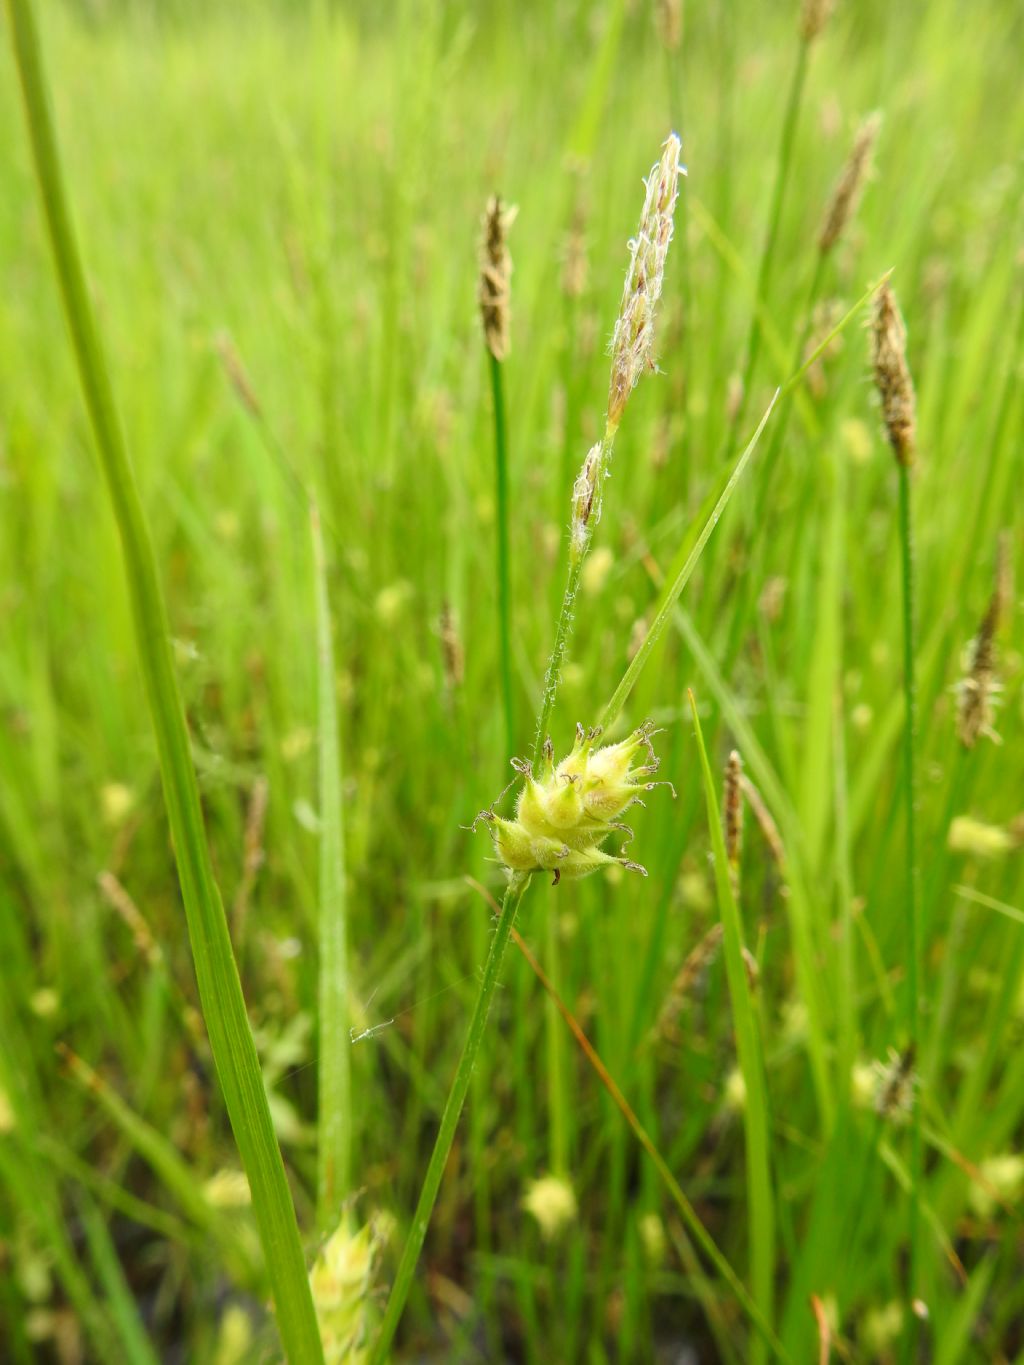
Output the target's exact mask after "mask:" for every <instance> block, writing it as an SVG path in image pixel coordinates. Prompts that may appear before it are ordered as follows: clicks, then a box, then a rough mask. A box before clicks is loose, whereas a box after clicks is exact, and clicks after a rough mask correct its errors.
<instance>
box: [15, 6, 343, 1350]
mask: <svg viewBox="0 0 1024 1365" xmlns="http://www.w3.org/2000/svg"><path fill="white" fill-rule="evenodd" d="M7 12H8V17H9V21H10V29H11V39H12V42H13V45H14V55H15V60H16V63H17V67H18V73H19V77H20V80H21V88H22V94H23V97H24V103H25V111H26V116H27V121H28V131H29V137H30V140H31V144H32V153H33V158H34V165H35V173H36V179H37V181H38V185H39V191H40V195H41V197H42V201H43V206H44V209H45V212H46V219H47V223H48V227H49V234H50V243H51V247H52V249H53V256H54V262H55V265H56V269H57V275H58V279H59V283H60V290H61V296H62V300H63V305H64V313H65V317H66V320H67V324H68V328H69V330H70V332H71V338H72V343H73V346H74V351H75V358H76V361H77V365H78V372H79V378H80V380H81V384H82V389H83V393H84V396H85V401H86V406H87V407H88V410H89V416H90V420H91V422H92V427H93V433H94V436H95V439H96V445H97V448H98V451H99V456H100V461H101V464H102V468H103V473H104V476H105V478H106V483H107V489H108V492H109V494H110V500H111V503H112V506H113V510H114V515H115V518H116V521H117V527H118V531H119V534H120V538H121V545H122V551H123V555H124V563H125V578H126V581H127V585H128V592H129V598H130V602H131V610H132V619H133V622H134V627H135V635H136V641H137V645H138V652H139V663H140V666H141V669H142V675H143V680H144V683H145V688H146V695H147V699H148V702H149V708H150V713H151V717H152V721H153V729H154V732H155V735H156V741H157V748H158V752H159V761H160V773H161V779H162V783H163V790H164V801H165V804H166V807H167V815H168V820H169V823H170V828H171V835H172V838H173V842H174V850H175V858H176V861H177V866H178V877H179V881H180V884H181V893H182V900H183V902H184V906H185V914H186V918H187V921H188V930H189V938H190V942H191V946H192V957H193V961H194V963H195V970H196V980H197V982H198V986H199V995H200V1000H201V1002H202V1007H203V1015H204V1018H205V1021H206V1026H207V1028H208V1030H209V1034H210V1046H211V1049H212V1052H213V1056H214V1060H215V1063H216V1066H217V1074H218V1077H219V1079H220V1084H221V1088H222V1091H223V1094H224V1100H225V1103H226V1105H227V1110H228V1115H229V1118H230V1120H231V1126H232V1129H233V1130H234V1134H235V1139H236V1141H237V1143H238V1147H239V1151H240V1153H241V1156H242V1161H243V1163H244V1165H245V1170H246V1174H247V1175H248V1177H249V1184H250V1187H251V1190H252V1201H253V1211H254V1213H255V1215H256V1222H257V1226H258V1228H259V1234H260V1239H261V1241H262V1244H263V1250H264V1254H265V1257H266V1265H267V1273H268V1275H269V1278H270V1283H271V1287H272V1290H273V1294H274V1301H275V1305H276V1309H277V1319H278V1325H279V1327H280V1331H281V1340H282V1344H283V1346H284V1349H285V1353H286V1355H287V1356H288V1358H289V1359H290V1360H292V1361H293V1362H302V1363H303V1365H305V1362H307V1361H309V1362H317V1361H320V1360H322V1359H323V1355H322V1351H321V1346H320V1336H319V1332H318V1329H317V1323H316V1316H315V1313H314V1310H313V1301H312V1298H311V1295H310V1290H309V1282H308V1280H307V1277H306V1265H305V1260H304V1257H303V1251H302V1244H301V1242H300V1239H299V1230H298V1224H297V1222H296V1218H295V1210H294V1207H293V1205H292V1200H291V1194H290V1192H289V1189H288V1182H287V1179H286V1177H285V1171H284V1163H283V1161H282V1159H281V1152H280V1149H279V1148H278V1145H277V1138H276V1136H275V1133H274V1128H273V1124H272V1122H271V1118H270V1110H269V1107H268V1104H267V1097H266V1093H265V1090H264V1086H263V1077H262V1073H261V1071H260V1064H259V1059H258V1057H257V1055H256V1047H255V1044H254V1042H253V1037H252V1032H251V1029H250V1027H249V1020H248V1017H247V1015H246V1009H245V1000H244V998H243V996H242V987H241V982H240V980H239V976H238V969H237V966H236V964H235V959H234V956H233V954H232V949H231V940H230V936H229V933H228V926H227V919H226V917H225V914H224V907H223V904H222V902H221V898H220V892H219V890H218V888H217V885H216V882H215V881H214V876H213V867H212V864H211V859H210V851H209V847H208V845H207V842H206V832H205V829H204V826H203V813H202V808H201V806H200V801H199V788H198V784H197V781H196V774H195V768H194V766H193V762H192V755H191V750H190V743H189V735H188V729H187V725H186V721H185V713H184V709H183V706H182V701H181V695H180V693H179V690H178V682H177V678H176V676H175V671H174V660H173V655H172V653H171V637H170V628H169V624H168V619H167V610H166V606H165V604H164V599H163V594H162V591H161V588H160V583H159V578H158V575H157V568H156V559H155V556H154V553H153V547H152V542H151V540H150V535H149V528H148V525H147V523H146V519H145V515H144V513H143V509H142V503H141V500H140V498H139V493H138V489H137V487H136V484H135V477H134V474H133V471H132V466H131V463H130V461H129V457H128V451H127V448H126V445H125V441H124V436H123V434H122V429H121V424H120V420H119V418H118V414H117V409H116V406H115V402H114V394H113V388H112V385H111V382H110V375H109V372H108V369H107V363H106V359H105V356H104V352H103V347H102V343H101V340H100V335H99V332H98V330H97V327H96V322H95V319H94V316H93V311H92V306H91V303H90V300H89V294H88V290H87V288H86V283H85V275H84V272H83V269H82V263H81V257H80V254H79V249H78V243H77V239H76V236H75V232H74V228H73V225H72V220H71V213H70V207H69V204H68V198H67V193H66V190H65V186H64V180H63V174H62V170H61V165H60V159H59V154H58V148H57V141H56V135H55V131H54V126H53V120H52V117H51V113H50V102H49V96H48V93H47V89H46V85H45V78H44V74H43V68H42V53H41V49H40V42H39V34H38V30H37V27H36V21H35V16H34V13H33V10H32V6H31V4H30V0H8V3H7Z"/></svg>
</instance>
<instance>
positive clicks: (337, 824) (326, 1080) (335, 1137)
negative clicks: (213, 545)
mask: <svg viewBox="0 0 1024 1365" xmlns="http://www.w3.org/2000/svg"><path fill="white" fill-rule="evenodd" d="M310 534H311V537H312V542H313V573H314V578H315V596H316V644H317V684H318V685H317V695H318V699H319V701H318V708H317V709H318V717H319V724H318V732H319V746H318V762H319V769H320V918H319V925H320V935H319V936H320V967H319V1014H320V1047H319V1051H318V1057H319V1097H318V1104H319V1109H318V1120H317V1127H318V1133H317V1138H318V1142H317V1222H318V1224H319V1226H320V1230H321V1232H325V1233H327V1232H332V1231H333V1230H334V1228H335V1226H336V1225H337V1222H338V1214H339V1210H340V1207H341V1205H342V1203H343V1202H344V1200H345V1199H346V1198H347V1197H348V1194H349V1191H350V1188H351V1181H352V1061H351V1047H352V1043H351V1039H350V1037H349V979H348V914H347V906H346V891H345V815H344V809H343V805H342V782H341V774H342V769H341V749H340V736H339V733H338V693H337V682H336V679H335V673H334V646H333V643H332V640H331V612H330V605H329V603H328V598H327V562H326V556H325V554H324V539H323V532H322V531H321V529H320V514H319V512H318V510H317V505H316V503H315V502H314V503H312V504H311V505H310Z"/></svg>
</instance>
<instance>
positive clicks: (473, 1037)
mask: <svg viewBox="0 0 1024 1365" xmlns="http://www.w3.org/2000/svg"><path fill="white" fill-rule="evenodd" d="M528 884H529V877H524V876H521V875H520V876H517V877H514V878H513V879H512V880H511V881H510V882H509V884H508V886H507V887H506V889H505V896H504V899H503V900H502V903H501V914H500V915H499V917H498V923H497V925H496V927H495V930H494V937H493V938H492V939H491V947H490V951H489V952H488V954H487V961H486V962H485V963H484V974H483V977H482V979H481V981H480V990H479V992H478V994H477V997H476V1004H475V1005H474V1006H473V1015H472V1018H471V1019H470V1021H469V1030H468V1032H467V1034H466V1041H465V1043H464V1044H463V1045H462V1055H461V1057H460V1058H459V1064H458V1067H457V1068H456V1071H455V1079H454V1080H453V1081H452V1088H451V1090H450V1091H449V1092H448V1099H447V1100H446V1102H445V1106H444V1113H443V1114H442V1116H441V1126H440V1128H439V1129H438V1132H437V1139H436V1141H435V1142H434V1150H433V1152H431V1154H430V1164H429V1165H428V1166H427V1173H426V1176H425V1177H424V1180H423V1188H422V1189H421V1190H420V1197H419V1200H418V1202H417V1204H416V1212H415V1213H414V1214H413V1219H412V1225H411V1227H410V1228H409V1235H408V1236H407V1237H406V1240H405V1246H404V1247H403V1248H402V1258H401V1260H400V1261H399V1263H398V1269H397V1271H396V1272H395V1281H394V1284H393V1285H392V1287H391V1294H390V1296H389V1298H388V1302H387V1307H386V1308H385V1310H384V1319H383V1321H382V1323H381V1327H380V1334H379V1336H378V1337H377V1341H376V1343H375V1345H374V1348H373V1353H372V1356H371V1361H372V1362H373V1365H381V1362H383V1361H384V1360H386V1359H387V1354H388V1349H389V1347H390V1345H391V1342H392V1340H393V1339H394V1335H395V1330H396V1329H397V1327H398V1321H399V1319H400V1318H401V1316H402V1310H403V1309H404V1307H405V1301H406V1299H407V1298H408V1297H409V1290H410V1288H411V1286H412V1278H413V1275H414V1274H415V1273H416V1262H417V1261H418V1260H419V1256H420V1251H421V1250H422V1249H423V1241H424V1238H425V1237H426V1235H427V1226H428V1224H429V1222H430V1215H431V1213H432V1212H433V1208H434V1203H435V1201H436V1199H437V1192H438V1190H439V1189H440V1187H441V1177H442V1176H443V1175H444V1168H445V1166H446V1165H447V1162H448V1156H449V1154H450V1152H451V1149H452V1142H453V1141H454V1138H455V1129H456V1127H457V1126H458V1122H459V1116H460V1114H461V1113H462V1106H463V1103H464V1102H465V1099H466V1091H467V1090H468V1089H469V1081H470V1077H471V1076H472V1074H473V1067H474V1065H475V1063H476V1058H477V1053H478V1052H479V1051H480V1044H481V1042H482V1041H483V1036H484V1030H485V1028H486V1025H487V1016H488V1015H489V1013H490V1010H491V1001H492V1000H493V998H494V991H495V988H496V987H497V984H498V979H499V976H500V974H501V964H502V961H503V959H504V957H505V949H506V948H507V947H508V941H509V937H510V936H511V933H512V926H513V924H514V923H515V918H516V911H517V910H518V909H519V902H520V901H521V900H522V898H523V892H524V891H525V890H526V887H527V885H528Z"/></svg>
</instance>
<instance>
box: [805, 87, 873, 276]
mask: <svg viewBox="0 0 1024 1365" xmlns="http://www.w3.org/2000/svg"><path fill="white" fill-rule="evenodd" d="M881 126H882V116H881V114H879V113H877V112H876V113H874V114H870V115H869V116H868V117H867V118H866V119H865V120H864V122H863V123H862V124H861V126H860V128H859V129H858V130H857V136H856V138H855V139H854V143H853V148H852V150H851V152H850V155H849V157H848V158H847V161H846V165H845V166H844V167H843V169H842V171H841V172H840V175H839V179H838V180H837V181H836V183H835V186H834V188H833V190H832V195H831V197H830V199H829V201H828V205H827V207H826V209H825V217H824V220H823V221H822V225H821V232H820V233H819V235H818V250H819V251H820V252H821V254H822V255H823V256H825V255H827V254H828V252H830V251H831V250H832V248H833V247H834V246H835V244H836V242H838V241H839V239H840V237H841V236H842V235H843V232H844V231H845V230H846V225H847V223H848V222H849V221H850V219H851V218H852V217H853V215H854V213H855V212H856V211H857V205H858V204H859V203H860V196H861V193H862V192H863V189H864V182H865V181H866V180H867V178H868V174H869V173H870V170H871V153H872V152H873V151H874V147H875V142H876V140H877V138H878V130H879V129H880V128H881Z"/></svg>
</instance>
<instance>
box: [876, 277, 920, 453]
mask: <svg viewBox="0 0 1024 1365" xmlns="http://www.w3.org/2000/svg"><path fill="white" fill-rule="evenodd" d="M871 352H872V363H873V365H874V370H875V385H876V387H877V389H878V393H879V396H880V397H881V400H882V419H883V421H884V422H885V429H886V433H887V435H888V437H889V444H890V445H891V446H892V448H893V453H894V454H895V456H896V459H897V460H898V461H899V463H900V464H901V465H905V466H907V467H908V468H909V467H910V465H912V464H913V463H914V453H915V441H916V431H917V427H916V417H915V408H916V403H915V398H914V382H913V380H912V379H911V377H910V369H909V367H908V365H907V329H906V327H905V326H904V325H903V318H902V317H901V315H900V310H899V306H898V304H897V303H896V295H895V294H894V293H893V291H892V286H891V285H890V284H889V281H888V280H886V281H885V283H884V284H883V285H882V286H881V287H880V289H879V290H878V293H877V295H876V297H875V308H874V313H873V315H872V319H871Z"/></svg>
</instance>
